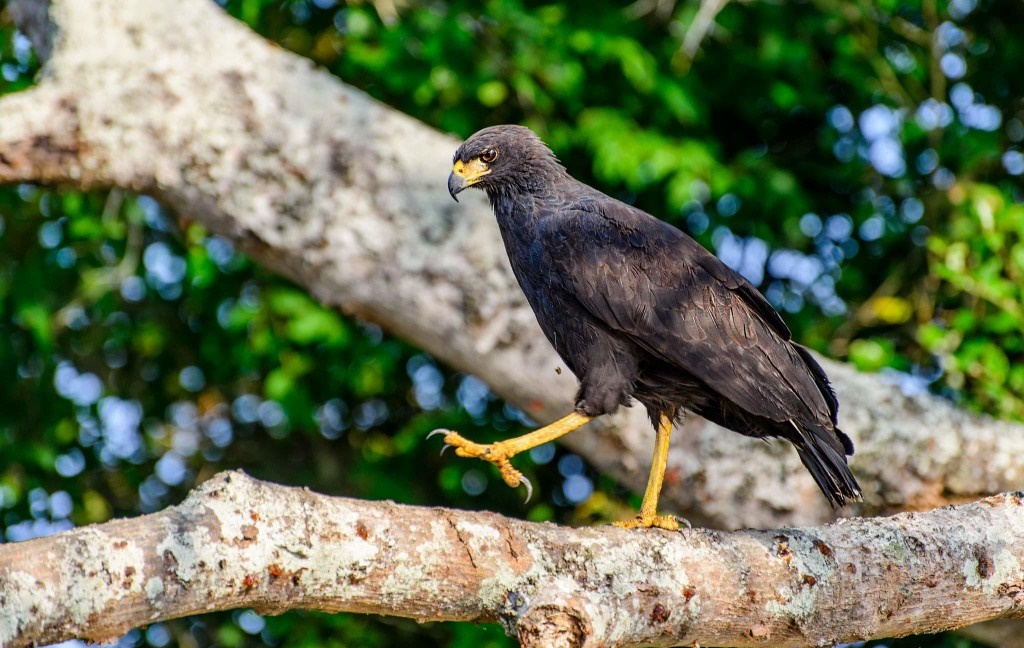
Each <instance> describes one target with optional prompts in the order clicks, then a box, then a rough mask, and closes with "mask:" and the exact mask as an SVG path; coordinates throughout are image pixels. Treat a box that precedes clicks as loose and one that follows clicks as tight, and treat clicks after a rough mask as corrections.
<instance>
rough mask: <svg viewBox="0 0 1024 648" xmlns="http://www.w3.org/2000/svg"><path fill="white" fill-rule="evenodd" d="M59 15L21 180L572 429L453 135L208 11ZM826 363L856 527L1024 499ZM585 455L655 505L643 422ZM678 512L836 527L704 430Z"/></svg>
mask: <svg viewBox="0 0 1024 648" xmlns="http://www.w3.org/2000/svg"><path fill="white" fill-rule="evenodd" d="M40 1H41V0H18V4H19V5H33V4H36V3H38V2H40ZM50 16H51V18H52V20H53V30H54V32H55V34H56V37H55V38H54V40H53V42H54V47H55V49H54V52H53V55H52V58H51V59H50V61H49V63H48V65H47V68H46V75H45V77H44V79H43V80H42V81H41V83H40V85H39V87H38V88H37V89H35V90H31V91H30V92H29V94H26V95H22V96H12V97H8V98H6V99H4V100H3V101H2V102H0V181H6V182H21V181H26V180H33V181H42V182H63V183H70V184H73V185H77V186H96V185H111V186H121V187H128V188H134V189H137V190H145V191H149V192H152V193H153V194H155V195H157V196H159V197H160V198H162V199H163V200H164V201H166V202H167V203H168V204H170V205H172V206H174V207H175V208H177V209H178V210H179V211H180V212H181V213H183V214H187V215H188V216H189V217H191V218H195V219H199V220H201V221H203V222H204V223H206V224H207V225H208V226H209V227H210V228H211V229H213V230H214V231H216V232H219V233H220V234H222V235H224V236H227V237H229V238H231V239H232V240H234V241H235V242H236V243H237V244H238V245H239V246H240V247H242V248H243V249H244V250H246V251H247V252H248V253H249V254H250V255H252V256H253V257H254V258H255V259H256V260H257V261H259V262H260V263H263V264H265V265H267V266H268V267H270V268H273V269H275V270H277V271H279V272H281V273H283V274H285V275H287V276H288V277H291V278H292V279H294V280H295V281H296V282H298V283H300V284H302V285H304V286H306V287H307V288H308V289H309V290H310V291H311V292H312V293H314V294H315V295H317V296H318V297H319V298H320V299H321V300H323V301H324V302H325V303H327V304H331V305H336V306H338V307H340V308H342V309H343V310H345V311H347V312H350V313H355V314H358V315H360V316H362V317H364V318H367V319H369V320H372V321H374V322H377V323H379V324H381V325H382V326H383V327H385V328H386V329H388V330H389V331H391V332H392V333H394V334H395V335H398V336H401V337H403V338H405V339H408V340H410V341H411V342H413V343H414V344H417V345H418V346H420V347H422V348H423V349H425V350H427V351H429V352H430V353H432V354H434V355H435V356H437V357H438V358H440V359H442V360H443V361H445V362H447V363H449V364H450V365H451V366H453V367H456V368H458V369H461V370H464V371H469V372H472V373H474V374H476V375H478V376H480V377H481V378H483V379H484V380H485V381H487V383H488V384H489V385H490V386H491V387H492V388H493V389H494V390H495V392H497V393H498V394H500V395H501V396H503V397H504V398H506V399H508V400H509V401H511V402H513V403H515V404H516V405H518V406H520V407H522V408H523V409H524V410H525V411H527V412H529V413H530V414H531V415H533V416H534V417H536V418H537V419H538V420H550V419H552V418H554V417H556V416H558V415H561V414H564V413H565V412H566V411H568V409H569V408H570V407H571V402H572V396H573V392H574V389H575V381H574V380H573V378H572V377H571V375H569V372H567V371H563V372H562V373H561V375H557V374H556V373H555V368H556V367H559V366H560V365H561V363H560V361H559V360H558V358H557V357H556V356H555V354H554V352H553V351H552V350H551V348H550V346H549V345H548V344H547V342H546V341H545V340H544V338H543V336H542V335H541V333H540V331H539V329H538V327H537V325H536V323H535V321H534V318H533V315H532V313H531V312H530V311H529V308H528V307H527V305H526V304H525V301H524V299H523V297H522V295H521V293H520V291H519V289H518V287H517V286H516V285H515V282H514V280H513V278H512V275H511V272H510V270H509V268H508V265H507V261H506V259H505V255H504V250H503V249H502V245H501V242H500V240H499V237H498V233H497V229H496V227H495V225H494V223H493V219H492V217H491V215H490V213H489V210H488V208H487V206H486V205H485V203H484V201H483V199H482V198H480V197H479V196H477V197H475V198H467V200H465V201H463V203H462V204H461V205H458V206H456V205H455V203H453V202H451V201H450V199H449V198H448V196H447V193H446V191H445V182H444V180H445V176H446V174H447V170H448V167H449V162H450V160H451V153H452V151H453V150H454V149H455V147H456V144H457V142H456V141H455V140H454V139H452V138H450V137H446V136H444V135H441V134H440V133H437V132H436V131H434V130H432V129H430V128H428V127H426V126H424V125H423V124H421V123H419V122H416V121H415V120H413V119H411V118H410V117H407V116H405V115H402V114H399V113H397V112H395V111H394V110H392V109H389V108H387V107H386V106H383V105H381V104H379V103H377V102H376V101H374V100H372V99H370V98H368V97H367V96H366V95H364V94H362V93H361V92H359V91H356V90H354V89H352V88H350V87H348V86H345V85H344V84H342V83H340V82H339V81H337V80H336V79H334V78H333V77H331V76H329V75H327V74H326V73H323V72H321V71H318V70H315V69H314V68H313V67H312V65H311V64H310V63H309V62H308V61H306V60H303V59H301V58H298V57H296V56H294V55H291V54H289V53H287V52H284V51H282V50H281V49H279V48H277V47H274V46H272V45H270V44H268V43H266V42H265V41H263V40H262V39H260V38H259V37H257V36H255V35H254V34H252V33H251V32H250V31H248V30H247V29H246V28H244V27H243V26H242V25H240V24H238V23H236V22H235V21H233V20H231V19H230V18H228V17H227V16H226V15H224V14H223V13H222V12H221V11H220V9H219V8H217V7H216V6H215V5H214V4H213V3H212V2H210V1H209V0H179V1H178V2H165V1H164V0H133V1H132V2H122V1H120V0H75V1H71V0H53V2H52V8H51V12H50ZM39 115H50V116H52V118H45V119H44V118H41V117H38V116H39ZM40 129H42V130H40ZM46 129H50V130H46ZM26 133H31V136H29V135H26ZM69 133H71V135H73V137H72V138H71V139H66V138H67V137H68V134H69ZM26 142H29V143H30V144H31V142H37V143H46V144H47V145H46V146H40V147H32V146H29V147H28V148H26ZM52 142H59V143H61V144H60V145H59V146H57V147H56V148H57V152H58V153H59V156H57V157H52V156H50V154H49V150H50V149H51V148H52V147H51V146H49V143H52ZM65 142H67V144H66V145H65V144H64V143H65ZM36 148H38V149H39V150H36ZM12 160H14V162H12ZM19 160H28V162H26V163H19V162H18V161H19ZM39 160H43V161H44V162H45V161H51V162H52V163H48V164H44V163H43V162H40V161H39ZM827 367H828V371H829V374H830V375H831V376H832V378H833V380H834V382H835V384H836V387H837V391H838V392H839V396H840V400H841V402H842V408H841V412H840V414H841V416H840V418H841V420H840V423H841V426H842V428H843V429H844V430H845V431H846V432H847V433H849V434H850V436H851V437H852V438H853V439H854V440H855V442H856V443H857V447H858V454H857V455H856V456H855V457H854V459H853V469H854V471H855V472H856V473H857V476H858V478H859V479H860V480H861V483H862V485H863V486H864V489H865V493H866V501H865V503H864V505H863V507H861V508H860V509H858V510H857V511H856V512H861V513H870V512H879V511H887V510H891V509H894V508H907V507H910V508H927V507H931V506H935V505H938V504H941V503H944V502H949V501H963V500H966V499H971V498H973V497H974V496H976V495H978V494H983V493H991V492H999V491H1004V490H1011V489H1013V488H1015V487H1017V486H1019V485H1020V483H1021V478H1022V470H1024V428H1022V427H1021V426H1018V425H1011V424H1008V423H999V422H994V421H992V420H990V419H987V418H984V417H977V416H971V415H967V414H964V413H963V412H960V411H957V410H956V409H954V408H953V407H952V406H950V405H949V404H947V403H946V402H944V401H941V400H938V399H936V398H933V397H929V396H919V397H915V398H907V397H905V396H903V395H901V394H900V393H899V391H898V390H897V389H896V388H895V387H894V386H893V385H890V384H887V383H886V382H885V381H884V380H883V379H880V378H879V377H875V376H863V375H859V374H857V373H855V372H854V371H853V370H852V369H850V368H849V367H846V366H843V365H838V364H835V363H829V364H828V365H827ZM635 409H636V408H634V410H635ZM566 443H567V444H568V445H569V446H570V447H572V448H573V449H574V450H576V451H578V452H580V453H581V454H583V455H585V456H586V457H587V458H588V459H589V460H590V461H591V462H592V463H593V464H594V465H596V466H597V467H598V468H599V469H601V470H602V471H604V472H606V473H608V474H611V475H614V476H615V477H617V478H618V479H619V480H621V481H622V482H624V483H626V484H628V485H630V486H632V487H634V488H637V489H641V488H642V487H643V485H644V483H645V478H646V472H647V465H648V461H649V460H648V457H649V455H650V451H651V445H652V431H651V429H650V426H649V425H648V423H647V421H646V420H645V417H644V416H643V414H642V413H641V412H639V411H629V412H625V413H624V414H623V415H621V416H619V417H617V418H614V419H610V420H608V421H604V422H598V423H594V424H591V425H589V426H588V429H585V430H584V431H581V432H579V433H574V434H572V435H570V436H569V437H567V440H566ZM665 503H666V504H667V505H669V506H672V507H674V508H675V509H676V510H677V511H679V512H682V513H684V514H685V515H687V516H688V517H690V518H691V519H692V520H694V521H696V522H700V523H707V524H711V525H715V526H719V527H724V528H737V527H741V526H746V525H750V526H774V525H776V524H779V523H789V524H811V523H818V522H821V521H823V520H826V519H830V518H831V517H832V515H833V514H832V512H831V511H829V510H828V508H827V505H826V504H825V501H824V499H823V498H822V497H821V496H820V494H819V493H818V492H817V489H816V488H815V486H814V485H813V482H812V481H811V479H810V478H809V476H807V474H806V472H805V471H804V469H803V468H802V466H801V465H800V462H799V461H798V460H797V458H796V455H795V453H794V452H792V450H791V449H790V448H789V447H788V446H785V445H784V444H776V445H774V446H766V445H764V444H761V443H759V442H756V441H753V440H749V439H745V438H741V437H740V436H739V435H736V434H733V433H730V432H723V431H722V430H721V429H719V428H717V427H715V426H713V425H710V424H708V423H706V422H704V421H702V420H699V419H696V418H694V419H693V420H691V421H690V422H689V423H688V424H687V425H686V426H685V429H684V430H683V431H682V433H680V434H677V435H676V443H675V446H674V448H673V450H672V453H671V455H670V467H669V473H668V484H667V488H666V491H665Z"/></svg>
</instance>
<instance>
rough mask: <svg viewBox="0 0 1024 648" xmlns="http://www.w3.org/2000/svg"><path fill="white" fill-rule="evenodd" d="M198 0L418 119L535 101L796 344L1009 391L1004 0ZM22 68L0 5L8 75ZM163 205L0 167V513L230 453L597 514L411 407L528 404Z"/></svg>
mask: <svg viewBox="0 0 1024 648" xmlns="http://www.w3.org/2000/svg"><path fill="white" fill-rule="evenodd" d="M222 4H224V5H225V7H226V9H227V10H228V11H229V12H231V13H232V14H233V15H235V16H236V17H238V18H239V19H241V20H243V21H244V22H246V23H247V24H249V25H250V26H252V27H253V28H254V29H256V30H258V31H259V32H261V33H262V34H264V35H265V36H266V37H268V38H270V39H272V40H274V41H276V42H279V43H281V44H282V45H283V46H285V47H288V48H290V49H292V50H294V51H296V52H298V53H299V54H302V55H304V56H308V57H310V58H312V59H314V60H315V61H317V62H318V63H319V64H321V65H323V66H325V67H326V68H328V69H329V70H331V71H332V72H334V73H335V74H337V75H338V76H339V77H341V78H342V79H343V80H345V81H346V82H348V83H351V84H353V85H355V86H357V87H359V88H362V89H364V90H365V91H367V92H369V93H371V94H372V95H373V96H375V97H377V98H379V99H381V100H382V101H384V102H386V103H388V104H391V105H393V106H395V107H396V108H398V109H400V110H402V111H404V112H406V113H409V114H411V115H413V116H415V117H417V118H419V119H421V120H423V121H425V122H427V123H429V124H431V125H433V126H435V127H437V128H441V129H443V130H446V131H450V132H454V133H457V134H459V135H461V136H466V135H469V134H470V133H472V132H473V131H475V130H476V129H478V128H480V127H482V126H485V125H488V124H494V123H502V122H518V123H524V124H527V125H529V126H531V127H533V128H534V129H536V130H537V131H539V132H540V133H541V134H542V135H543V136H544V138H545V139H546V140H547V141H548V142H549V143H550V144H551V145H552V147H553V148H554V149H555V151H556V153H557V154H558V155H559V156H560V158H561V159H562V160H563V162H564V163H565V164H566V166H567V167H568V168H569V169H570V170H571V171H572V172H573V174H574V175H576V176H577V177H579V178H581V179H582V180H584V181H587V182H589V183H591V184H594V185H596V186H598V187H600V188H602V189H603V190H605V191H606V192H607V193H609V194H611V195H614V196H616V197H619V198H621V199H623V200H627V201H630V202H633V203H635V204H637V205H638V206H640V207H642V208H644V209H647V210H649V211H651V212H652V213H655V214H657V215H659V216H661V217H663V218H665V219H666V220H669V221H671V222H673V223H675V224H677V225H679V226H680V227H682V228H683V229H685V230H687V231H689V232H690V233H691V234H693V235H694V236H695V237H697V238H698V239H699V240H700V241H701V242H702V243H704V244H705V245H708V246H709V247H710V248H711V249H713V250H714V251H716V252H717V253H718V254H719V255H720V256H721V257H722V258H723V259H724V260H725V261H726V262H727V263H730V264H731V265H733V266H734V267H736V268H738V269H740V271H742V272H743V273H744V274H746V275H747V276H748V277H749V278H751V279H752V280H753V281H754V282H755V283H758V284H759V286H760V287H761V289H762V290H764V292H765V294H766V295H767V296H768V298H769V299H770V300H772V302H773V303H774V304H775V305H776V306H777V307H779V308H780V310H782V311H783V312H784V314H785V316H786V319H787V321H788V322H789V324H790V325H791V327H792V328H793V330H794V333H795V335H796V337H797V338H798V339H800V340H801V341H802V342H804V343H806V344H809V345H811V346H813V347H816V348H818V349H819V350H823V351H827V352H830V353H831V354H832V355H834V356H836V357H840V358H846V359H848V360H849V361H851V362H853V363H854V364H855V365H856V366H858V367H859V368H861V369H863V370H868V371H879V370H887V371H893V370H897V371H898V372H900V373H898V374H894V375H900V376H903V378H904V380H903V383H902V384H904V385H905V386H906V385H909V386H911V387H913V386H915V385H917V386H920V385H930V386H932V387H933V388H935V389H937V390H939V391H941V392H942V393H945V394H948V395H949V396H950V397H952V398H956V399H958V400H960V401H961V402H963V403H964V404H965V405H968V406H970V407H974V408H976V409H979V410H982V411H986V412H989V413H992V414H995V415H1000V416H1007V417H1014V418H1018V419H1022V418H1024V373H1022V369H1021V367H1022V366H1024V362H1022V360H1024V333H1022V331H1024V322H1022V312H1021V309H1022V304H1024V289H1022V286H1024V282H1022V276H1021V275H1022V273H1024V215H1022V207H1021V202H1022V198H1024V195H1022V189H1021V185H1020V177H1021V175H1022V174H1024V155H1022V154H1021V148H1022V142H1024V123H1022V122H1024V111H1022V110H1021V107H1020V103H1019V102H1020V98H1021V97H1022V96H1024V87H1022V86H1024V77H1022V76H1021V75H1020V74H1019V70H1020V66H1021V63H1022V61H1024V41H1021V40H1020V39H1019V38H1017V37H1016V33H1015V31H1014V30H1015V26H1017V25H1020V24H1021V23H1022V20H1024V15H1022V14H1024V5H1020V3H991V2H990V3H977V2H975V1H974V0H950V1H949V2H945V1H944V2H939V3H934V2H892V1H889V0H884V1H883V0H879V1H877V2H869V1H868V0H856V1H854V2H846V1H840V0H814V1H813V2H808V3H771V2H751V3H729V4H728V5H727V6H726V7H725V8H724V10H723V11H722V12H721V13H720V14H719V15H718V16H717V17H716V21H715V22H716V25H715V26H714V28H713V29H711V30H710V31H709V32H708V34H707V35H706V36H705V37H704V38H703V39H702V41H701V51H700V52H699V53H698V54H697V55H696V57H694V58H693V59H692V60H691V58H690V57H689V56H687V55H686V53H685V50H684V48H683V41H684V39H685V38H686V35H687V31H688V30H689V29H690V28H691V27H692V23H693V20H694V17H695V16H696V14H697V9H698V6H699V3H697V2H696V1H695V0H687V1H685V2H683V1H680V2H678V3H676V4H675V5H673V6H672V7H671V11H670V12H669V13H668V14H666V15H661V14H658V13H649V14H644V13H642V12H640V11H638V8H641V7H642V6H643V5H644V3H637V4H635V5H631V6H630V7H629V8H626V9H624V8H623V5H618V4H615V3H609V4H607V5H605V6H601V5H595V4H594V3H592V2H589V1H588V2H584V1H583V0H559V1H553V2H534V1H527V0H484V1H483V2H468V1H466V0H453V1H451V2H446V3H442V2H421V1H418V0H414V1H413V2H412V4H410V5H398V6H399V10H398V12H397V13H395V12H394V11H393V7H394V5H393V4H392V3H389V2H384V1H381V2H379V3H372V2H363V1H359V0H351V1H350V2H339V1H337V0H225V1H224V2H222ZM658 4H659V6H661V5H664V4H665V3H658ZM0 16H5V17H4V18H0V20H6V19H7V18H6V14H0ZM36 71H37V64H36V61H35V59H34V57H33V54H32V52H31V49H30V48H29V47H28V45H27V41H26V40H25V39H24V38H23V37H21V36H19V35H17V34H16V33H15V31H14V29H13V26H12V25H10V24H2V25H0V78H2V81H0V91H2V92H16V91H18V90H21V89H23V88H25V87H28V86H29V85H31V83H32V79H33V76H34V75H35V73H36ZM441 189H443V188H439V190H441ZM181 216H185V215H181ZM181 216H178V215H173V214H168V213H166V212H165V211H163V210H162V209H161V208H160V207H159V206H158V205H156V204H155V203H154V202H153V201H152V200H151V199H149V198H146V197H140V196H133V195H127V194H122V193H121V192H119V191H110V192H93V193H80V192H72V191H57V190H53V189H47V188H40V187H33V186H19V187H8V188H4V189H0V338H2V339H4V340H5V342H6V343H5V344H2V345H0V373H2V375H0V378H2V384H3V385H4V389H3V390H0V535H2V536H3V538H0V539H7V540H15V539H20V538H25V537H29V536H31V535H37V534H41V533H50V532H53V531H55V530H59V529H62V528H67V527H69V526H70V525H72V524H86V523H91V522H98V521H103V520H106V519H109V518H110V517H111V516H115V515H130V514H134V513H137V512H138V511H148V510H154V509H158V508H161V507H163V506H165V505H167V504H170V503H173V502H176V501H178V500H180V499H181V497H182V496H183V494H184V492H185V491H186V490H187V489H188V488H189V487H190V486H191V485H193V484H194V483H195V482H196V481H197V480H201V479H203V478H204V477H206V476H208V475H209V474H211V473H212V472H213V471H215V470H218V469H221V468H225V467H242V468H244V469H246V470H248V471H249V472H251V473H253V474H255V475H257V476H263V477H267V478H271V479H274V480H275V481H282V482H288V483H296V484H304V485H308V486H310V487H311V488H313V489H315V490H318V491H322V492H330V493H344V494H351V495H357V496H360V497H368V498H381V499H384V498H388V499H394V500H396V501H401V502H409V503H424V504H434V505H440V504H444V505H454V506H462V507H467V508H483V507H486V508H493V509H495V510H499V511H503V512H507V513H510V514H513V515H518V516H522V517H528V518H529V519H534V520H548V519H554V520H559V521H563V522H565V521H571V522H578V523H594V522H600V521H604V520H608V519H610V518H614V517H620V516H621V507H622V505H623V499H625V496H624V495H623V494H622V493H621V492H620V491H618V490H617V487H616V486H615V485H614V484H612V483H611V482H610V481H609V480H608V479H607V478H604V477H600V476H597V475H593V474H592V472H591V471H589V469H587V468H586V467H581V466H580V465H579V461H578V460H577V459H576V458H574V457H572V456H571V455H568V454H566V453H565V452H564V451H561V450H558V451H555V452H554V453H553V454H551V453H545V452H540V453H537V454H536V455H534V456H535V457H536V463H537V465H535V466H531V465H530V462H529V461H522V462H521V463H520V466H521V467H522V468H524V470H526V471H527V474H528V477H530V478H531V479H532V480H534V482H535V483H536V484H537V485H538V487H539V489H538V490H539V492H541V493H542V494H545V495H546V496H547V497H546V499H540V500H539V501H536V502H535V503H534V505H533V506H532V507H528V508H524V507H523V506H522V505H521V503H520V501H519V494H518V493H515V492H512V491H510V490H509V489H506V488H504V486H503V485H502V484H501V483H500V480H498V479H497V477H496V475H495V474H494V473H493V472H492V471H489V470H487V468H486V467H481V466H477V465H474V464H473V463H472V462H458V461H451V460H447V461H446V460H444V459H440V458H438V457H437V456H436V452H437V444H434V443H424V442H423V438H424V436H425V434H426V433H427V432H428V431H429V430H432V429H434V428H436V427H451V428H458V429H460V430H462V431H464V432H465V433H466V434H467V435H469V436H472V437H473V438H479V439H494V438H500V437H502V436H508V435H510V434H513V433H515V432H518V431H520V430H521V429H522V428H523V427H524V423H525V422H524V420H523V417H522V415H521V414H519V413H518V412H515V411H514V410H511V409H510V408H507V407H505V406H504V405H503V404H502V403H501V402H500V401H498V400H497V399H495V398H494V397H493V395H491V394H489V392H487V391H486V389H485V388H483V387H482V385H481V384H480V383H479V381H476V380H475V379H473V378H472V377H469V376H463V375H458V374H455V373H453V372H450V371H448V370H447V369H445V368H444V367H439V366H437V365H436V364H435V363H434V362H433V360H432V359H430V358H429V357H427V356H425V355H423V354H422V353H421V352H420V351H418V350H416V349H414V348H411V347H410V346H408V345H407V344H404V343H402V342H400V341H397V340H394V339H391V338H389V337H387V336H386V335H384V334H383V333H382V332H381V331H379V330H378V329H377V328H376V327H374V326H372V325H368V324H365V323H361V322H358V321H355V320H352V319H350V318H347V317H344V316H342V315H340V314H338V313H336V312H333V311H330V310H327V309H325V308H323V307H322V306H320V305H319V304H317V303H316V302H315V301H314V300H313V299H312V298H311V297H310V296H309V295H308V294H306V293H305V292H304V291H302V290H301V289H300V288H297V287H295V286H293V285H290V284H288V283H287V282H285V281H283V280H281V279H280V278H276V277H272V276H269V275H267V273H265V272H263V271H261V270H260V269H259V268H257V267H254V266H253V265H252V264H251V263H250V262H248V261H247V260H246V259H245V258H244V257H242V256H241V255H240V254H238V253H237V252H235V251H234V250H233V249H232V247H231V245H230V244H229V243H228V242H227V241H224V240H223V239H220V238H218V237H211V236H210V235H209V233H208V232H206V231H205V230H204V229H203V228H202V227H200V226H198V225H196V224H194V223H190V222H188V221H185V220H183V219H182V218H181ZM580 471H582V472H580ZM566 475H574V476H575V477H580V476H583V477H585V478H586V479H589V480H592V482H596V490H595V493H594V494H593V496H591V497H589V498H584V501H582V502H575V501H571V500H570V499H569V498H568V497H567V495H566V492H565V491H563V489H562V486H563V485H564V484H565V476H566ZM124 642H125V645H126V646H127V645H128V644H131V645H141V644H148V645H152V646H154V647H156V648H161V647H162V646H165V645H167V644H169V643H170V642H174V643H177V644H188V645H196V646H205V645H212V644H215V643H216V644H222V645H226V646H230V647H236V646H249V645H280V644H287V645H297V646H305V645H339V646H344V645H364V646H390V645H410V644H414V645H447V646H470V645H483V646H488V647H489V646H509V645H512V644H511V642H510V640H508V639H506V638H505V637H503V636H502V635H501V632H500V630H499V629H498V628H496V627H493V626H486V627H478V626H473V625H468V624H466V625H453V624H428V625H425V626H423V627H420V626H416V625H415V624H412V623H406V622H400V621H399V622H395V621H393V620H380V619H375V618H366V617H359V616H354V615H334V616H328V615H320V614H288V615H284V616H282V617H278V618H268V619H265V620H264V619H261V618H260V617H258V616H257V615H255V614H253V613H251V612H236V613H233V614H221V615H213V616H207V617H202V618H197V619H193V620H183V621H176V622H173V623H168V624H157V625H156V626H152V627H151V628H149V629H147V630H145V631H135V632H133V633H131V634H129V635H128V637H126V639H125V640H124ZM886 643H887V645H903V643H900V642H896V643H893V642H886ZM908 645H909V644H908ZM913 645H933V646H939V645H942V646H952V645H957V646H960V645H962V641H961V640H958V639H953V638H950V637H948V636H946V637H938V638H927V639H921V640H920V642H919V643H918V642H917V640H915V643H913ZM963 645H966V644H963Z"/></svg>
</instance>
